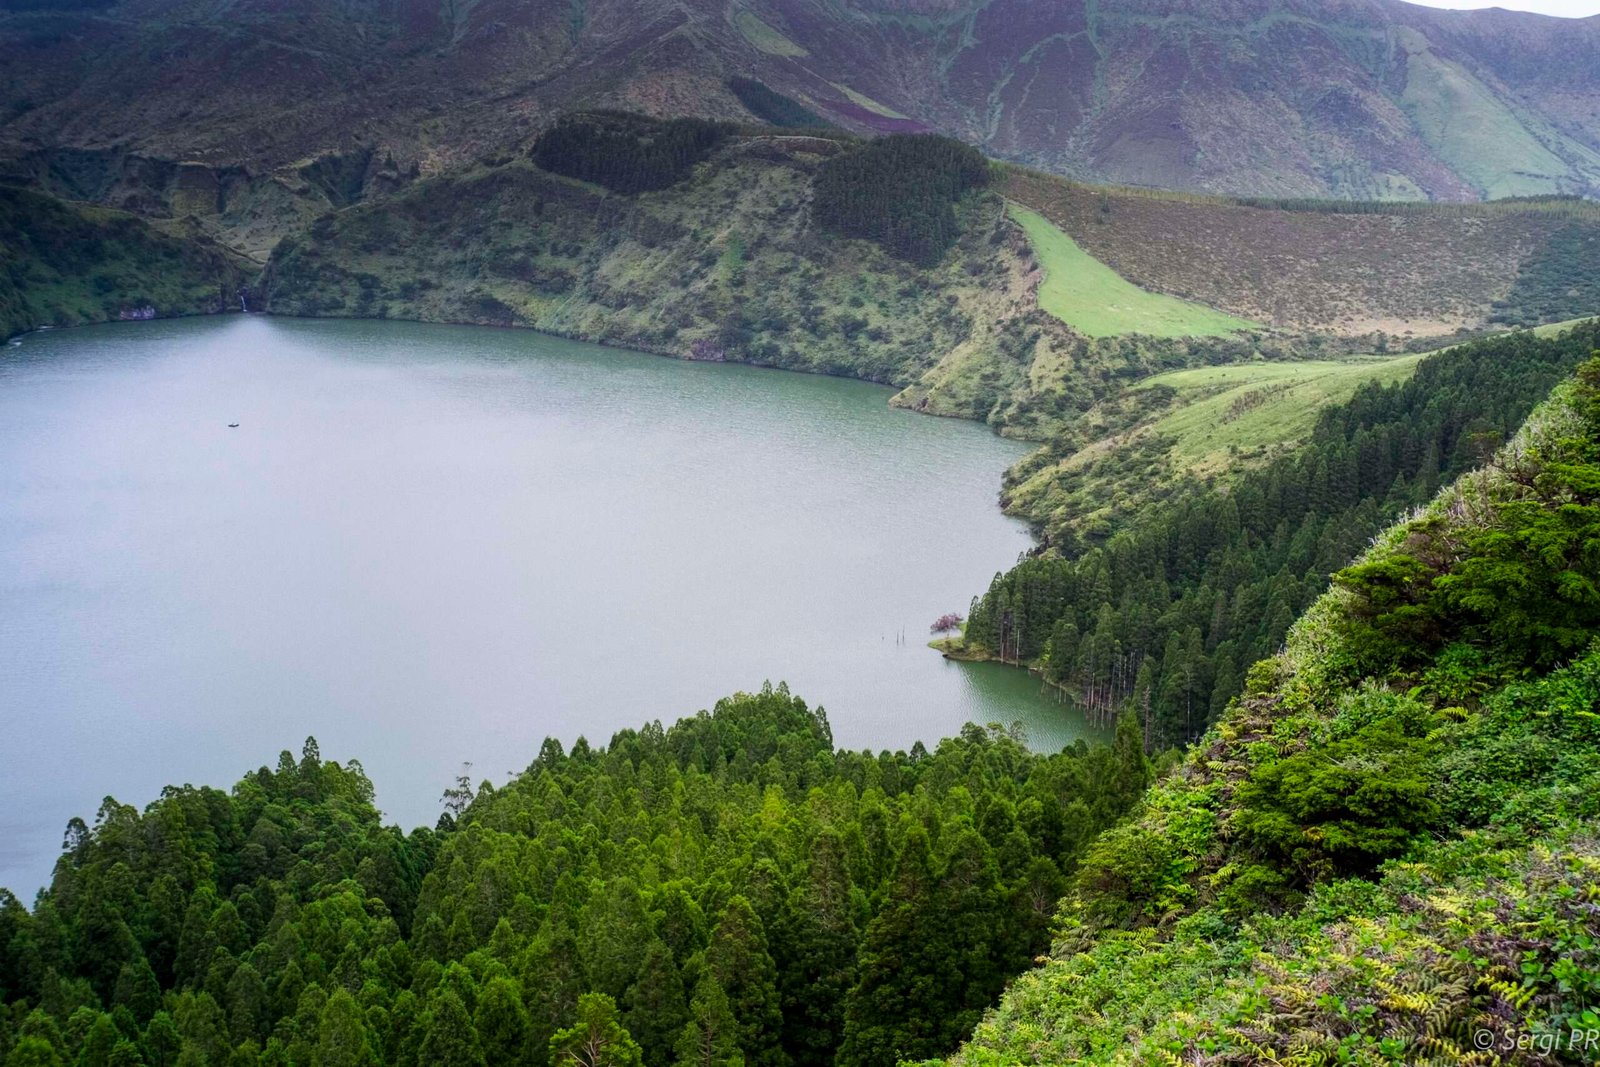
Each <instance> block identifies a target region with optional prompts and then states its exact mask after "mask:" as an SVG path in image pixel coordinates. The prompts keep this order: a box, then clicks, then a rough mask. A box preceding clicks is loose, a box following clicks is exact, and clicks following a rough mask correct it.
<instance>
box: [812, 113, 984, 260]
mask: <svg viewBox="0 0 1600 1067" xmlns="http://www.w3.org/2000/svg"><path fill="white" fill-rule="evenodd" d="M988 178H989V162H988V160H986V159H984V157H983V154H982V153H980V152H979V151H978V150H977V149H975V148H972V147H970V146H968V145H964V144H962V143H961V142H960V141H952V140H950V139H949V138H948V137H936V136H933V135H932V134H905V135H898V136H893V137H880V138H877V139H876V140H873V141H868V142H867V143H866V144H864V145H861V146H860V147H858V148H856V149H854V150H852V151H849V152H844V153H841V154H839V155H838V156H835V157H834V158H833V159H830V160H829V161H828V162H827V163H826V164H824V165H823V167H822V169H821V170H820V171H819V172H818V174H817V180H816V194H815V199H814V202H813V209H814V211H815V212H816V218H817V221H818V222H819V223H821V224H822V225H823V226H826V227H828V228H830V229H832V230H835V231H837V232H839V233H842V234H845V235H846V236H850V237H865V238H868V239H870V240H873V241H877V242H878V243H879V244H880V245H882V246H883V247H884V248H885V249H887V250H888V251H889V252H890V253H892V254H894V255H896V256H899V257H900V258H901V259H904V260H908V261H910V262H912V263H916V264H918V265H920V266H924V267H930V266H932V265H934V264H935V263H937V262H939V259H940V258H941V257H942V256H943V255H944V253H945V251H946V250H947V249H949V247H950V246H951V245H952V244H953V243H954V242H955V239H956V237H957V235H958V233H959V227H958V224H957V220H956V212H955V205H956V202H957V201H959V200H960V199H961V197H962V196H964V195H965V194H966V193H967V192H969V191H970V190H972V189H976V188H979V187H981V186H982V185H984V184H985V183H986V182H987V181H988Z"/></svg>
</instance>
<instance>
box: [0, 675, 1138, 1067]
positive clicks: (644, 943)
mask: <svg viewBox="0 0 1600 1067" xmlns="http://www.w3.org/2000/svg"><path fill="white" fill-rule="evenodd" d="M1149 777H1150V770H1149V766H1148V764H1147V762H1146V758H1145V755H1144V752H1143V749H1142V747H1141V746H1140V744H1139V742H1138V736H1137V729H1136V727H1134V725H1133V723H1132V722H1131V721H1130V722H1129V723H1128V724H1127V728H1126V729H1124V730H1123V731H1122V732H1121V733H1120V734H1119V735H1118V741H1117V744H1116V746H1114V747H1113V748H1106V747H1100V748H1095V749H1086V748H1084V747H1083V746H1082V745H1081V744H1080V745H1079V746H1078V747H1076V748H1072V749H1068V750H1066V751H1065V752H1062V753H1059V754H1056V755H1049V756H1046V755H1038V754H1035V753H1032V752H1030V751H1029V750H1028V749H1027V747H1026V746H1025V745H1024V744H1023V743H1022V742H1021V741H1020V740H1019V739H1018V738H1016V737H1013V736H1011V735H1009V734H1008V733H1006V732H1003V731H1001V730H999V729H998V728H991V729H988V730H984V729H980V728H977V727H969V728H968V729H967V730H966V731H964V732H963V733H962V735H961V736H959V737H956V738H951V739H949V740H946V741H944V742H941V743H940V744H939V746H938V747H937V748H936V749H935V750H934V751H932V752H928V751H925V750H924V749H923V748H922V747H921V746H920V745H919V746H917V747H916V748H914V749H913V750H912V751H911V752H910V753H904V752H902V753H895V754H890V753H887V752H885V753H881V754H879V755H872V754H870V753H865V752H859V753H858V752H847V751H836V750H835V749H834V747H833V744H832V738H831V735H830V732H829V728H828V723H827V719H826V717H825V716H824V715H823V713H822V712H821V710H820V709H811V708H808V707H807V706H806V704H805V703H804V702H802V701H801V700H799V699H797V698H796V697H793V696H791V695H790V694H789V693H788V692H787V691H785V690H784V689H782V688H778V689H772V688H770V687H769V688H767V689H764V690H763V691H762V692H760V693H758V694H754V695H742V696H738V697H734V698H730V699H728V700H725V701H723V702H721V703H719V704H718V705H717V707H716V709H715V710H714V711H711V712H709V713H705V712H703V713H701V714H700V715H698V716H696V717H694V718H689V719H684V720H681V721H680V722H678V723H677V724H675V725H673V726H672V727H670V728H668V729H663V728H662V727H661V726H660V725H659V724H652V725H649V726H646V727H645V728H643V729H641V730H638V731H632V730H630V731H624V732H622V733H620V734H618V735H617V736H616V737H614V738H613V739H612V741H611V743H610V744H609V745H607V746H606V747H605V748H595V747H591V746H590V745H589V744H587V743H586V742H584V741H582V740H579V741H578V742H577V743H576V744H574V745H573V747H572V750H571V751H569V752H564V751H563V750H562V747H561V745H559V744H558V743H556V742H555V741H547V742H545V745H544V747H543V749H542V750H541V751H540V752H539V753H538V755H537V758H535V759H534V760H533V762H532V763H531V764H530V766H529V767H528V769H527V770H526V771H525V772H523V773H522V774H521V775H520V776H518V777H517V778H516V779H515V780H513V781H512V782H510V783H509V784H507V785H504V786H502V787H500V788H495V787H493V786H491V785H490V784H488V783H487V782H486V783H483V784H482V785H480V786H479V787H477V788H476V789H474V788H473V786H472V783H471V781H470V779H468V778H466V777H463V778H462V779H461V781H460V783H459V785H458V787H457V788H455V789H452V790H450V791H448V793H447V795H446V798H445V809H446V810H445V811H444V813H443V814H442V816H441V818H440V820H439V824H438V826H437V827H436V828H434V829H419V830H416V831H414V832H412V833H410V834H402V833H401V832H400V831H399V830H397V829H395V828H394V827H389V826H384V825H383V824H382V822H381V819H380V816H379V813H378V811H377V810H376V809H375V808H374V805H373V789H372V785H371V783H370V782H369V781H368V780H367V778H366V776H365V775H364V774H363V772H362V770H361V767H360V766H359V764H357V763H355V762H353V761H352V762H351V763H349V764H346V765H342V766H341V765H340V764H338V763H334V762H330V761H327V760H323V759H322V758H321V757H320V754H319V752H318V750H317V747H316V744H315V742H308V743H307V745H306V747H305V749H304V751H303V752H302V754H301V757H300V758H299V759H298V760H297V759H295V758H293V757H292V756H291V755H290V754H289V753H287V752H285V753H284V754H283V755H282V756H281V757H280V758H279V760H278V763H277V765H276V766H275V767H272V768H266V767H263V768H262V769H261V770H258V771H256V772H254V773H251V774H249V775H247V776H246V777H245V778H244V780H243V781H241V782H240V783H239V784H238V785H237V786H235V787H234V789H233V790H232V792H231V793H229V792H223V791H221V790H217V789H210V788H200V789H196V788H192V787H188V786H185V787H181V788H180V787H173V788H169V789H168V790H166V791H165V792H164V793H163V795H162V796H161V798H160V799H159V800H157V801H156V802H155V803H153V804H152V805H150V806H149V807H148V808H147V809H146V810H145V811H143V812H142V813H141V812H140V811H139V810H138V809H136V808H134V807H131V806H128V805H124V804H120V803H118V802H116V801H114V800H110V799H108V800H107V801H106V802H105V804H104V805H103V806H102V807H101V809H100V811H99V812H98V814H97V815H96V817H95V819H94V821H93V824H92V825H88V824H85V823H83V822H81V821H77V820H75V821H74V822H73V824H72V825H71V826H70V827H69V828H68V831H67V836H66V841H65V843H64V850H63V855H62V857H61V859H60V861H59V862H58V865H57V869H56V874H55V878H54V880H53V881H52V883H51V885H50V887H49V888H48V889H47V890H45V891H43V892H42V893H41V894H40V896H39V898H38V900H37V902H36V904H35V905H34V907H33V908H32V909H31V910H27V909H24V907H23V906H22V904H21V903H20V902H19V901H18V900H17V899H16V898H15V897H14V896H11V895H9V894H7V895H4V896H3V897H0V1003H3V1008H0V1062H4V1063H5V1064H6V1065H7V1067H24V1065H28V1067H33V1065H41V1067H43V1065H52V1064H55V1065H61V1064H73V1063H76V1064H89V1065H94V1067H106V1065H116V1067H134V1065H138V1064H145V1065H147V1067H172V1065H176V1064H184V1065H199V1064H210V1065H218V1067H220V1065H230V1067H231V1065H245V1064H252V1065H253V1064H274V1065H279V1064H294V1065H316V1067H330V1065H334V1064H379V1063H382V1064H405V1065H419V1067H420V1065H429V1067H455V1065H483V1064H569V1063H581V1064H588V1065H591V1067H598V1065H600V1064H630V1063H632V1064H638V1063H641V1062H642V1063H645V1064H652V1065H655V1064H661V1065H666V1064H682V1065H685V1067H687V1065H706V1067H710V1065H736V1064H746V1065H749V1067H757V1065H768V1067H785V1065H794V1067H802V1065H812V1064H815V1065H825V1064H844V1065H857V1064H859V1065H867V1064H886V1063H892V1062H894V1061H895V1060H896V1059H897V1058H900V1057H903V1056H917V1057H925V1056H930V1055H937V1054H942V1053H943V1052H945V1051H947V1050H949V1049H950V1048H953V1047H954V1046H955V1045H956V1044H957V1043H958V1042H959V1041H960V1040H961V1038H962V1037H963V1036H964V1035H965V1034H966V1033H967V1032H968V1031H970V1029H971V1028H972V1026H973V1025H974V1024H975V1023H976V1021H977V1019H978V1017H979V1014H980V1013H981V1012H982V1010H983V1009H984V1008H985V1007H987V1006H988V1005H989V1004H991V1003H992V1002H993V1001H994V999H995V998H996V997H997V996H998V995H999V993H1000V991H1001V989H1002V988H1003V986H1004V984H1005V982H1006V981H1007V980H1008V979H1010V978H1011V977H1013V976H1015V975H1016V974H1018V973H1020V972H1021V971H1022V970H1024V969H1025V968H1026V967H1028V966H1029V964H1030V962H1031V961H1032V959H1033V957H1034V955H1035V954H1037V953H1038V952H1040V951H1041V950H1042V949H1043V948H1044V947H1045V946H1046V945H1047V944H1048V941H1049V929H1050V921H1051V917H1052V915H1053V913H1054V909H1055V903H1056V900H1057V899H1058V898H1059V896H1060V895H1061V893H1062V892H1063V891H1064V889H1065V886H1066V884H1067V882H1066V880H1067V878H1068V877H1069V876H1070V875H1071V873H1072V871H1073V869H1074V867H1075V864H1076V859H1077V856H1078V855H1079V853H1080V851H1081V850H1082V849H1083V847H1084V846H1085V845H1086V843H1087V842H1088V841H1090V840H1091V839H1092V838H1093V836H1094V835H1095V834H1096V833H1097V832H1098V831H1099V830H1101V829H1102V828H1104V827H1106V826H1108V825H1110V824H1111V823H1113V822H1114V821H1115V820H1116V819H1118V818H1119V817H1120V816H1121V815H1122V814H1123V813H1124V812H1126V811H1127V810H1128V809H1129V807H1130V806H1131V805H1132V804H1133V802H1134V801H1135V800H1136V799H1137V797H1138V796H1139V795H1140V793H1141V792H1142V791H1143V789H1144V786H1145V784H1146V783H1147V781H1148V780H1149Z"/></svg>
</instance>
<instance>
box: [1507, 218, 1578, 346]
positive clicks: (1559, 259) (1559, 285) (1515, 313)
mask: <svg viewBox="0 0 1600 1067" xmlns="http://www.w3.org/2000/svg"><path fill="white" fill-rule="evenodd" d="M1596 263H1600V222H1594V221H1589V222H1582V221H1573V222H1569V223H1568V224H1567V225H1565V226H1563V227H1561V228H1560V229H1559V230H1557V231H1556V232H1555V233H1553V234H1552V235H1551V236H1550V237H1549V238H1548V239H1547V240H1545V241H1543V242H1542V243H1540V245H1539V247H1538V248H1537V249H1536V250H1535V251H1534V253H1533V254H1532V255H1531V256H1529V257H1528V259H1527V260H1526V261H1525V262H1524V263H1523V264H1522V269H1521V270H1520V271H1518V272H1517V280H1516V282H1515V284H1513V285H1512V287H1511V292H1510V293H1509V294H1508V295H1507V296H1506V298H1505V299H1504V300H1502V301H1499V302H1498V303H1496V304H1495V313H1494V316H1493V318H1494V321H1496V322H1504V323H1509V324H1511V325H1513V326H1533V325H1536V324H1538V323H1541V322H1556V321H1560V320H1562V319H1568V318H1575V317H1577V316H1579V315H1591V314H1594V313H1595V312H1596V311H1600V271H1597V270H1595V264H1596Z"/></svg>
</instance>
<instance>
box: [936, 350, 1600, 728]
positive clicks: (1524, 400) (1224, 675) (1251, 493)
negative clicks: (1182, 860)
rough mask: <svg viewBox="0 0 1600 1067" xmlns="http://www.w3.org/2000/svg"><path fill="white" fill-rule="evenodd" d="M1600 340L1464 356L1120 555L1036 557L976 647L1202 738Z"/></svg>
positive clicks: (1022, 569) (983, 612) (989, 613)
mask: <svg viewBox="0 0 1600 1067" xmlns="http://www.w3.org/2000/svg"><path fill="white" fill-rule="evenodd" d="M1597 345H1600V326H1597V325H1596V324H1593V323H1590V324H1588V325H1585V326H1582V327H1579V328H1577V329H1574V330H1572V331H1570V332H1569V333H1567V334H1565V335H1563V336H1561V337H1558V338H1550V339H1546V338H1539V337H1536V336H1534V335H1533V334H1529V333H1523V334H1515V335H1509V336H1505V337H1499V338H1492V339H1488V340H1485V341H1480V342H1475V343H1472V344H1468V345H1462V346H1460V347H1457V348H1454V349H1450V350H1447V351H1445V352H1442V353H1440V354H1438V355H1436V356H1432V357H1429V358H1428V359H1426V360H1424V361H1423V362H1422V363H1421V364H1420V365H1419V367H1418V369H1417V372H1416V374H1415V375H1414V376H1412V377H1411V378H1410V379H1408V380H1406V381H1405V382H1403V383H1399V384H1393V385H1387V386H1383V385H1378V384H1375V383H1374V384H1369V385H1367V386H1365V387H1363V388H1362V389H1361V390H1360V391H1359V392H1358V393H1357V395H1356V396H1355V397H1353V398H1352V399H1351V400H1350V401H1349V402H1347V403H1345V404H1341V405H1336V406H1334V407H1331V408H1329V409H1328V410H1326V411H1324V412H1323V413H1322V415H1321V416H1320V418H1319V420H1318V423H1317V426H1316V429H1315V431H1314V432H1313V434H1312V435H1311V438H1310V440H1309V441H1308V442H1307V444H1306V445H1305V446H1304V448H1302V449H1300V450H1299V451H1297V452H1296V453H1294V454H1292V455H1288V456H1285V457H1283V458H1280V459H1278V460H1276V461H1274V462H1272V463H1270V464H1269V465H1268V466H1266V467H1265V468H1262V469H1259V470H1256V471H1252V472H1249V473H1247V474H1244V475H1243V476H1241V477H1240V478H1238V479H1237V480H1236V482H1235V483H1234V484H1233V485H1231V486H1229V487H1227V488H1223V489H1215V490H1206V491H1201V492H1196V493H1193V494H1189V495H1187V496H1183V497H1180V498H1179V499H1178V500H1176V501H1175V502H1173V503H1171V504H1169V505H1167V506H1166V507H1165V508H1164V509H1163V510H1162V511H1161V512H1160V513H1159V514H1158V515H1157V516H1156V518H1154V519H1153V520H1152V521H1149V522H1141V523H1140V524H1139V525H1138V526H1137V527H1135V528H1133V529H1130V530H1128V531H1127V532H1125V533H1123V534H1121V535H1119V536H1117V537H1114V538H1113V539H1112V540H1111V541H1110V542H1108V543H1107V544H1106V545H1104V546H1103V547H1096V548H1092V549H1088V550H1086V551H1079V552H1073V551H1072V550H1071V546H1066V551H1064V553H1063V554H1062V555H1059V556H1052V557H1044V558H1036V559H1030V560H1027V561H1025V562H1023V563H1021V564H1019V565H1018V566H1017V567H1015V568H1013V569H1012V570H1011V571H1009V572H1007V573H1005V574H1002V575H997V576H996V577H995V580H994V583H993V584H992V585H991V586H990V588H989V590H988V592H987V593H985V594H984V596H982V597H981V598H979V599H978V600H977V601H976V602H975V603H974V606H973V608H972V612H971V617H970V619H969V622H968V626H967V640H968V642H969V643H970V644H972V645H975V646H977V647H979V648H982V649H986V650H988V651H990V652H991V653H992V654H994V655H995V656H997V657H1000V658H1003V659H1006V660H1011V661H1024V662H1026V661H1035V662H1037V663H1038V665H1039V666H1040V668H1041V669H1042V671H1043V672H1044V674H1045V676H1046V677H1047V678H1049V679H1050V680H1052V681H1054V682H1056V683H1058V684H1060V685H1062V686H1063V687H1064V688H1065V689H1066V690H1067V691H1068V692H1070V693H1071V694H1072V695H1073V696H1074V697H1075V698H1077V699H1079V700H1080V701H1081V702H1082V703H1084V704H1085V705H1086V706H1087V707H1088V708H1089V709H1091V711H1095V712H1099V713H1104V714H1110V713H1113V712H1114V710H1115V709H1116V708H1119V707H1121V706H1122V705H1123V703H1124V702H1125V701H1129V700H1131V701H1132V703H1133V705H1134V707H1135V708H1136V709H1137V712H1138V714H1139V716H1140V717H1141V720H1142V722H1143V724H1144V728H1145V732H1146V735H1147V738H1148V739H1149V741H1150V743H1151V744H1152V745H1153V746H1155V747H1166V746H1170V745H1174V744H1181V743H1184V742H1186V741H1188V740H1190V739H1192V738H1193V737H1195V736H1196V735H1197V734H1198V733H1199V732H1200V731H1202V730H1203V729H1204V728H1205V727H1206V726H1207V725H1208V724H1209V723H1210V722H1212V721H1214V720H1215V718H1216V716H1217V715H1218V714H1219V713H1220V712H1221V711H1222V709H1223V708H1224V707H1225V706H1226V705H1227V702H1228V700H1229V699H1231V698H1232V697H1233V696H1235V695H1237V694H1238V692H1239V691H1240V688H1241V686H1242V684H1243V681H1244V676H1245V670H1246V669H1247V668H1248V667H1249V666H1250V664H1252V663H1254V662H1256V661H1257V660H1260V659H1263V658H1265V657H1266V656H1268V655H1270V654H1271V653H1272V652H1273V651H1274V650H1275V649H1277V648H1278V647H1279V646H1280V645H1281V644H1282V642H1283V639H1284V635H1285V633H1287V632H1288V629H1289V626H1290V624H1291V623H1292V622H1294V620H1295V619H1296V618H1297V617H1298V616H1299V615H1300V613H1301V612H1303V611H1304V610H1305V609H1306V608H1307V607H1308V606H1309V605H1310V604H1311V603H1312V601H1314V600H1315V599H1316V598H1317V597H1318V596H1319V595H1320V594H1321V593H1322V591H1323V590H1324V589H1325V588H1326V587H1327V582H1328V576H1329V575H1331V574H1332V573H1333V572H1334V571H1336V570H1337V569H1339V568H1340V567H1341V566H1343V565H1344V564H1345V563H1346V562H1348V561H1349V560H1350V559H1352V558H1354V557H1355V556H1356V555H1357V554H1358V553H1359V552H1360V551H1361V549H1362V548H1363V547H1364V546H1365V545H1366V544H1367V543H1368V542H1369V541H1370V540H1371V538H1372V537H1373V536H1374V535H1376V534H1377V533H1378V532H1379V531H1381V530H1382V529H1384V528H1385V527H1386V526H1388V525H1389V524H1390V523H1391V522H1393V521H1394V519H1395V518H1396V517H1397V516H1398V515H1400V514H1401V513H1402V512H1404V511H1405V510H1406V509H1408V508H1411V507H1415V506H1417V505H1419V504H1422V503H1424V502H1426V501H1428V500H1430V499H1432V497H1433V496H1434V494H1435V493H1437V492H1438V490H1439V488H1440V486H1441V485H1443V484H1446V483H1448V482H1450V481H1452V480H1454V478H1455V477H1456V476H1458V475H1459V474H1461V473H1462V472H1464V471H1467V470H1471V469H1473V468H1474V467H1476V466H1477V465H1478V464H1479V463H1481V462H1482V461H1483V460H1484V458H1485V457H1487V456H1488V455H1490V454H1491V453H1492V452H1493V451H1494V449H1495V448H1496V447H1497V446H1498V445H1499V444H1500V443H1501V442H1503V441H1504V440H1505V439H1506V437H1507V436H1508V435H1509V434H1510V433H1511V431H1513V430H1515V429H1516V428H1517V427H1518V426H1519V425H1521V423H1522V421H1523V419H1524V418H1526V417H1527V414H1528V412H1529V411H1530V410H1532V408H1533V406H1534V405H1535V404H1536V403H1537V402H1538V401H1539V400H1541V399H1542V398H1543V397H1544V396H1545V395H1546V394H1547V393H1548V392H1549V390H1550V389H1551V387H1552V386H1554V385H1555V384H1556V383H1557V382H1558V381H1560V380H1561V379H1562V378H1564V377H1565V376H1566V375H1568V374H1569V373H1570V372H1571V371H1572V369H1573V368H1574V367H1576V366H1577V365H1578V363H1579V362H1581V361H1582V360H1583V359H1584V358H1585V357H1587V356H1588V355H1589V353H1590V352H1591V351H1592V350H1594V349H1595V348H1596V347H1597Z"/></svg>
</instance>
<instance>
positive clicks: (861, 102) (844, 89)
mask: <svg viewBox="0 0 1600 1067" xmlns="http://www.w3.org/2000/svg"><path fill="white" fill-rule="evenodd" d="M828 84H829V85H831V86H833V87H834V88H835V89H837V90H839V91H840V92H841V93H843V94H844V95H845V96H846V97H847V98H848V99H849V100H850V102H851V103H852V104H855V105H856V106H857V107H864V108H866V109H867V110H868V111H870V112H872V113H873V114H874V115H882V116H883V117H884V118H886V119H903V118H906V117H907V116H905V115H902V114H900V112H898V111H896V110H895V109H894V108H892V107H890V106H889V105H888V104H880V103H878V102H877V101H876V100H874V99H872V97H870V96H868V95H866V94H865V93H858V92H856V91H855V90H854V89H852V88H850V86H848V85H840V84H839V83H838V82H829V83H828Z"/></svg>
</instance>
